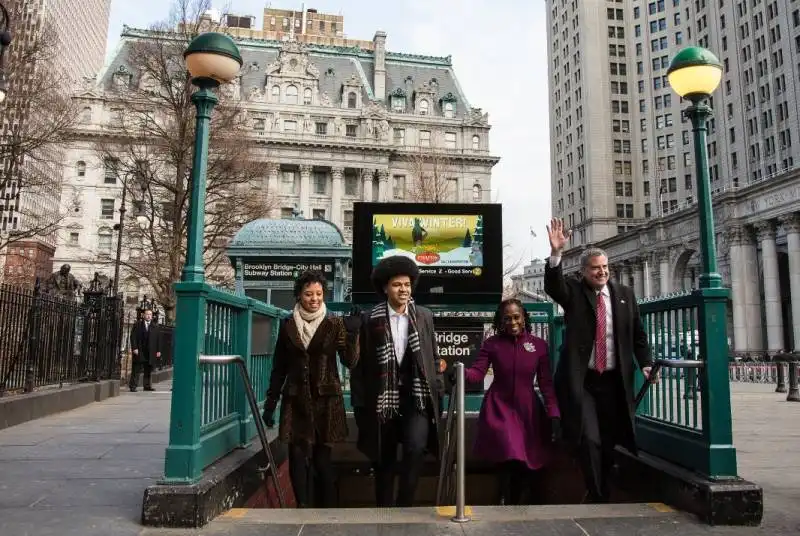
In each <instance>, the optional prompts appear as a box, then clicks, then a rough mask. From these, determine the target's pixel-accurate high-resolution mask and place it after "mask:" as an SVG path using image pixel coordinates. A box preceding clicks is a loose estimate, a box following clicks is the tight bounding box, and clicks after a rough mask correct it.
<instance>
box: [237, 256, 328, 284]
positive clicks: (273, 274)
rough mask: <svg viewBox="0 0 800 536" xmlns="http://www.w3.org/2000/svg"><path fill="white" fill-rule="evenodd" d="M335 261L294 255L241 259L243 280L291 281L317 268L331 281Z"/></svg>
mask: <svg viewBox="0 0 800 536" xmlns="http://www.w3.org/2000/svg"><path fill="white" fill-rule="evenodd" d="M334 267H335V262H334V261H333V260H319V259H305V258H296V257H287V258H275V257H273V258H270V259H263V260H262V259H242V271H243V274H242V276H243V279H244V280H245V281H284V282H291V281H294V280H295V279H297V277H298V276H299V275H300V274H302V273H303V272H304V271H306V270H317V271H319V272H322V273H323V274H324V275H325V279H327V280H328V282H329V283H333V280H334V273H335V270H334Z"/></svg>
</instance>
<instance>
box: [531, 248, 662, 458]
mask: <svg viewBox="0 0 800 536" xmlns="http://www.w3.org/2000/svg"><path fill="white" fill-rule="evenodd" d="M608 288H609V291H610V295H611V311H612V316H613V321H614V351H615V355H616V361H617V366H618V367H619V371H620V374H621V376H622V382H623V385H624V389H625V392H624V397H625V402H626V405H627V408H628V412H627V414H626V415H620V416H619V421H618V423H619V425H620V429H619V435H618V438H617V441H618V444H620V445H622V446H623V447H625V448H626V449H628V450H629V451H630V452H633V453H635V452H636V440H635V435H634V414H635V411H636V408H635V406H634V391H633V375H634V370H635V365H634V359H635V361H636V362H638V364H639V367H642V368H643V367H649V366H652V360H651V359H650V346H649V344H648V341H647V333H646V332H645V330H644V326H643V324H642V319H641V316H640V314H639V306H638V304H637V303H636V296H635V295H634V292H633V290H632V289H631V288H630V287H627V286H625V285H620V284H618V283H615V282H613V281H609V282H608ZM544 290H545V292H546V293H547V294H548V295H549V296H550V297H551V298H553V300H555V302H556V303H558V304H559V305H560V306H561V307H563V309H564V323H565V326H566V333H565V334H564V342H563V345H562V347H561V353H560V357H559V361H558V366H557V367H556V373H555V379H554V380H555V388H556V396H557V398H558V407H559V409H560V410H561V417H562V429H563V434H564V439H566V440H567V441H569V442H572V443H574V444H577V443H579V442H580V440H581V439H582V437H583V436H584V434H586V430H587V428H588V427H589V426H590V425H587V422H590V423H592V425H594V424H595V423H596V420H597V416H596V414H591V415H590V414H586V415H584V414H583V405H584V387H583V385H584V380H585V379H586V372H587V371H588V370H589V360H590V358H591V355H592V349H593V348H594V340H595V311H596V308H597V293H596V292H595V291H594V290H593V289H591V288H590V287H589V286H587V285H586V284H585V283H584V282H583V281H582V280H579V279H574V278H565V277H564V274H563V272H562V269H561V264H559V265H558V266H556V267H551V266H550V262H549V260H548V261H546V264H545V272H544ZM593 427H594V428H595V429H596V426H593Z"/></svg>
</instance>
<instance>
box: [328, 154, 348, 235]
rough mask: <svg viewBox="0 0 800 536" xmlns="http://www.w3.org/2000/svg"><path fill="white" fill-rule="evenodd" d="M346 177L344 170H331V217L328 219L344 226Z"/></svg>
mask: <svg viewBox="0 0 800 536" xmlns="http://www.w3.org/2000/svg"><path fill="white" fill-rule="evenodd" d="M343 176H344V168H340V167H335V168H331V179H332V183H333V184H332V187H331V215H330V218H328V219H329V220H330V221H332V222H333V223H335V224H336V225H338V226H339V227H340V228H341V226H342V191H343V188H344V185H343V184H342V177H343Z"/></svg>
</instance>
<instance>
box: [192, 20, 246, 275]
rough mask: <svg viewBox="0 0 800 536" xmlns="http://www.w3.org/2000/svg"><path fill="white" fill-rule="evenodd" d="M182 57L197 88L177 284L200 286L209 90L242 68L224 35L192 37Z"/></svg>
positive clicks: (212, 102) (211, 102) (214, 99)
mask: <svg viewBox="0 0 800 536" xmlns="http://www.w3.org/2000/svg"><path fill="white" fill-rule="evenodd" d="M183 57H184V59H185V60H186V68H187V69H188V70H189V74H191V75H192V83H193V84H194V85H196V86H197V87H198V88H199V89H198V90H197V91H196V92H195V93H194V94H193V95H192V102H193V103H194V104H195V106H196V107H197V126H196V129H195V135H194V159H193V160H192V183H191V188H192V191H191V200H190V204H189V225H188V229H187V241H186V262H185V263H184V265H183V272H182V273H181V281H187V282H195V283H202V282H203V281H204V279H205V271H204V268H203V229H204V220H205V197H206V169H207V167H208V139H209V124H210V123H211V111H212V110H213V109H214V105H216V104H217V102H219V99H217V96H216V95H214V92H213V91H212V90H213V89H214V88H216V87H218V86H219V85H220V84H227V83H228V82H230V81H231V80H233V79H234V78H235V77H236V75H237V74H238V73H239V69H240V68H241V66H242V56H241V54H239V49H238V47H237V46H236V43H234V42H233V39H231V38H230V37H228V36H227V35H225V34H221V33H216V32H208V33H204V34H200V35H198V36H197V37H195V38H194V39H193V40H192V42H191V43H189V47H188V48H187V49H186V52H184V54H183Z"/></svg>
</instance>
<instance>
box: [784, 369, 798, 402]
mask: <svg viewBox="0 0 800 536" xmlns="http://www.w3.org/2000/svg"><path fill="white" fill-rule="evenodd" d="M797 365H798V362H797V361H792V362H791V363H789V394H788V395H786V401H787V402H800V388H798V385H797V383H798V378H797Z"/></svg>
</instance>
